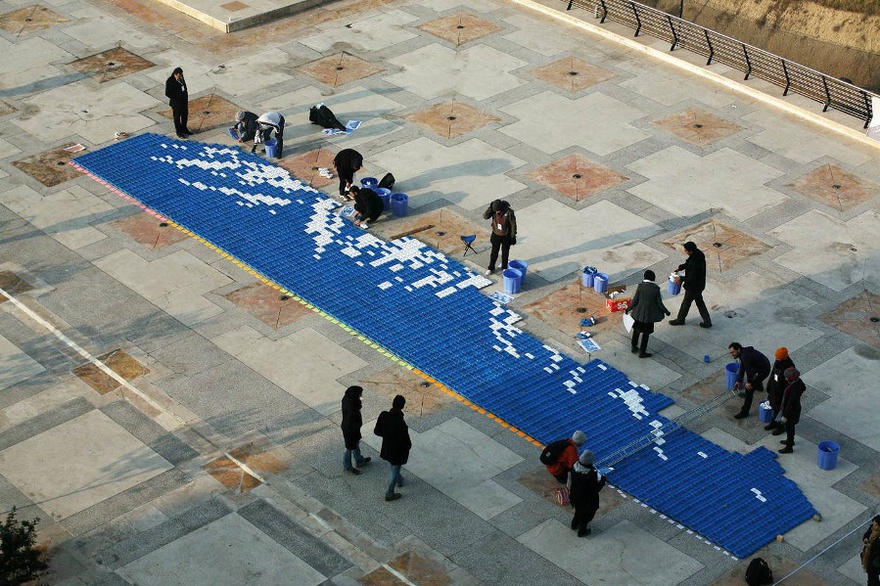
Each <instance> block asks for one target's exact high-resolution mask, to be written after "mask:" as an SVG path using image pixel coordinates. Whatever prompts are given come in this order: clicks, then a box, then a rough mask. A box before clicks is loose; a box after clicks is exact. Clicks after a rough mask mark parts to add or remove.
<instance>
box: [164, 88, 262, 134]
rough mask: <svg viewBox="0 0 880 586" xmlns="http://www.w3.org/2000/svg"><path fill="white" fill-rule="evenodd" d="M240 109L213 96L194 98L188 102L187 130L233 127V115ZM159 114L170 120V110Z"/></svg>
mask: <svg viewBox="0 0 880 586" xmlns="http://www.w3.org/2000/svg"><path fill="white" fill-rule="evenodd" d="M241 109H242V108H241V107H239V106H238V105H236V104H233V103H232V102H230V101H229V100H227V99H226V98H221V97H220V96H216V95H213V94H211V95H208V96H202V97H199V98H195V99H193V100H190V101H189V129H190V130H192V131H193V132H205V131H208V130H213V129H215V128H224V127H226V128H228V127H230V126H232V125H233V123H234V121H235V114H236V112H238V111H239V110H241ZM159 113H160V114H161V115H162V116H165V117H166V118H168V119H169V120H170V119H171V109H170V108H168V109H165V110H162V111H161V112H159ZM258 115H259V114H258Z"/></svg>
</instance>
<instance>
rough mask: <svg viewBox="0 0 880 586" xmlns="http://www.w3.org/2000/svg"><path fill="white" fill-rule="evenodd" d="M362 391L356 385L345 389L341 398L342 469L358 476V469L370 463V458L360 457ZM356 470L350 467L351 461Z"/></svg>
mask: <svg viewBox="0 0 880 586" xmlns="http://www.w3.org/2000/svg"><path fill="white" fill-rule="evenodd" d="M363 393H364V389H363V388H362V387H359V386H357V385H355V386H351V387H348V388H347V389H345V395H343V397H342V425H341V427H342V439H343V440H345V456H343V459H342V467H343V468H344V469H345V471H346V472H348V473H349V474H354V475H358V474H360V473H361V471H360V470H358V468H360V467H362V466H365V465H367V464H369V463H370V461H371V460H372V458H370V457H369V456H367V457H366V458H365V457H363V456H362V455H361V447H360V441H361V426H362V425H363V424H364V421H363V419H362V418H361V395H362V394H363ZM352 456H353V457H354V462H355V464H356V465H357V468H355V467H354V466H352V463H351V459H352Z"/></svg>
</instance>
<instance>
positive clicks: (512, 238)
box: [483, 199, 516, 276]
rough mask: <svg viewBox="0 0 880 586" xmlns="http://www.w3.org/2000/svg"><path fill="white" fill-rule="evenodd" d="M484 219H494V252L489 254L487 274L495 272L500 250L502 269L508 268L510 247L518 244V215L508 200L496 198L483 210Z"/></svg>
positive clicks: (492, 241) (491, 240) (492, 238)
mask: <svg viewBox="0 0 880 586" xmlns="http://www.w3.org/2000/svg"><path fill="white" fill-rule="evenodd" d="M483 219H484V220H489V219H491V220H492V224H491V226H492V236H491V237H490V239H489V241H490V242H491V243H492V252H491V253H490V255H489V268H488V270H487V271H486V276H489V275H491V274H492V273H494V272H495V263H496V262H497V261H498V251H499V250H500V251H501V270H502V271H503V270H504V269H506V268H507V259H508V257H509V256H510V247H511V246H513V245H515V244H516V215H515V214H514V213H513V208H511V207H510V204H509V203H507V202H506V201H502V200H500V199H496V200H495V201H493V202H492V203H490V204H489V207H488V208H486V211H485V212H483Z"/></svg>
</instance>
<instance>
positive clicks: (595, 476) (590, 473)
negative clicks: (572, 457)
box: [569, 450, 605, 537]
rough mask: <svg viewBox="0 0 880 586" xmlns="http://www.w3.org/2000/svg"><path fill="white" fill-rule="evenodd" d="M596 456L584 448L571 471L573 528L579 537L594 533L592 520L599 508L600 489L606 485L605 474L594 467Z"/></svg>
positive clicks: (570, 495)
mask: <svg viewBox="0 0 880 586" xmlns="http://www.w3.org/2000/svg"><path fill="white" fill-rule="evenodd" d="M595 458H596V456H595V454H593V452H591V451H590V450H584V452H583V453H582V454H581V456H580V458H578V461H577V463H576V464H575V465H574V468H572V471H571V472H572V473H571V493H570V494H569V498H570V499H571V504H572V505H574V517H573V518H572V520H571V529H572V530H573V531H574V530H577V534H578V537H586V536H587V535H589V534H590V533H592V529H590V521H592V520H593V517H595V516H596V511H598V510H599V491H600V490H602V487H603V486H605V478H604V476H600V475H599V473H598V472H596V469H595V468H593V461H594V460H595Z"/></svg>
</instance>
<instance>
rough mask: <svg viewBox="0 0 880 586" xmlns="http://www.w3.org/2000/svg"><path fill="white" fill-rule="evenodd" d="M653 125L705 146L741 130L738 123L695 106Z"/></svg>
mask: <svg viewBox="0 0 880 586" xmlns="http://www.w3.org/2000/svg"><path fill="white" fill-rule="evenodd" d="M654 125H655V126H656V127H658V128H662V129H664V130H666V131H668V132H671V133H672V134H674V135H675V136H677V137H678V138H680V139H682V140H683V141H686V142H689V143H691V144H695V145H697V146H706V145H707V144H711V143H713V142H715V141H717V140H721V139H722V138H726V137H728V136H731V135H733V134H736V133H737V132H739V131H740V130H742V127H741V126H739V125H738V124H735V123H733V122H731V121H729V120H725V119H724V118H721V117H719V116H716V115H714V114H710V113H709V112H706V111H705V110H701V109H700V108H695V107H690V108H686V109H684V110H682V111H681V112H678V113H676V114H672V115H671V116H667V117H666V118H661V119H660V120H657V121H655V122H654Z"/></svg>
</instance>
